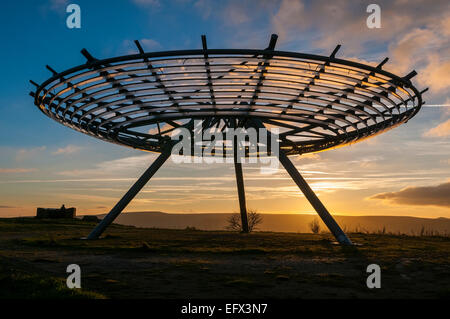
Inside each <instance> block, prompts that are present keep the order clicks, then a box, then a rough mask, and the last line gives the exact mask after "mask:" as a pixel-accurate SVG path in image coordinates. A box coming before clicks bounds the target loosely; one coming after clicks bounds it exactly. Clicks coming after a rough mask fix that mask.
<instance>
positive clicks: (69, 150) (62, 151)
mask: <svg viewBox="0 0 450 319" xmlns="http://www.w3.org/2000/svg"><path fill="white" fill-rule="evenodd" d="M81 149H83V148H82V147H81V146H76V145H67V146H66V147H61V148H58V149H57V150H56V151H55V152H53V153H52V154H53V155H67V154H74V153H78V152H79V151H80V150H81Z"/></svg>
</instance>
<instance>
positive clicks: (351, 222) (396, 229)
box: [99, 212, 450, 236]
mask: <svg viewBox="0 0 450 319" xmlns="http://www.w3.org/2000/svg"><path fill="white" fill-rule="evenodd" d="M103 216H104V215H99V217H100V218H103ZM229 216H230V214H217V213H216V214H167V213H162V212H130V213H123V214H121V215H119V217H118V218H117V219H116V221H115V222H116V223H118V224H122V225H129V226H136V227H146V228H150V227H155V228H170V229H184V228H186V227H195V228H196V229H201V230H224V229H225V227H226V226H227V218H228V217H229ZM261 216H262V217H263V222H262V224H260V225H258V230H259V231H273V232H294V233H308V232H311V230H310V227H309V224H310V223H311V221H313V220H314V219H317V220H319V218H318V217H317V215H316V214H313V215H306V214H261ZM334 217H335V219H336V221H337V222H338V223H339V225H341V227H342V228H343V229H344V230H345V231H349V232H363V233H378V232H383V229H384V233H393V234H407V235H420V234H422V235H423V234H425V233H427V234H433V233H434V234H440V235H447V236H448V235H450V219H448V218H418V217H402V216H336V215H334ZM321 229H325V225H324V224H323V223H321Z"/></svg>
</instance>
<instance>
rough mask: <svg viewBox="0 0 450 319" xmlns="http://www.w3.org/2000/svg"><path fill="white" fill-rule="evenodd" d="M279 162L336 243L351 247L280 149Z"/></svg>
mask: <svg viewBox="0 0 450 319" xmlns="http://www.w3.org/2000/svg"><path fill="white" fill-rule="evenodd" d="M279 160H280V162H281V164H282V165H283V166H284V168H285V169H286V171H287V172H288V173H289V175H291V177H292V179H293V180H294V182H295V183H296V184H297V185H298V187H299V188H300V190H301V191H302V192H303V194H305V197H306V198H307V199H308V201H309V202H310V203H311V205H312V206H313V207H314V209H315V210H316V212H317V213H318V214H319V216H320V218H322V220H323V222H324V223H325V225H327V227H328V229H329V230H330V231H331V233H332V234H333V235H334V237H336V239H337V241H338V242H339V243H340V244H342V245H352V242H351V241H350V239H349V238H348V237H347V235H346V234H345V233H344V232H343V231H342V229H341V227H339V225H338V224H337V223H336V221H335V220H334V218H333V217H332V216H331V215H330V213H329V212H328V210H327V209H326V208H325V206H324V205H323V204H322V202H321V201H320V199H319V198H318V197H317V196H316V194H314V192H313V190H312V189H311V187H309V185H308V184H307V183H306V181H305V179H304V178H303V177H302V175H300V173H299V171H298V170H297V168H296V167H295V166H294V164H292V162H291V161H290V160H289V158H288V157H287V155H286V154H285V153H284V152H283V151H282V150H281V149H280V154H279Z"/></svg>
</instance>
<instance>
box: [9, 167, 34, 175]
mask: <svg viewBox="0 0 450 319" xmlns="http://www.w3.org/2000/svg"><path fill="white" fill-rule="evenodd" d="M35 171H37V169H36V168H0V174H2V173H8V174H15V173H30V172H35Z"/></svg>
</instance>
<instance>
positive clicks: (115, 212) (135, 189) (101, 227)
mask: <svg viewBox="0 0 450 319" xmlns="http://www.w3.org/2000/svg"><path fill="white" fill-rule="evenodd" d="M169 157H170V151H167V150H166V151H163V152H162V153H161V154H160V155H159V157H158V158H157V159H156V160H155V161H154V162H153V163H152V165H150V167H149V168H147V170H146V171H145V172H144V174H142V176H141V177H139V179H138V180H137V181H136V183H134V185H133V186H132V187H131V188H130V189H129V190H128V192H127V193H126V194H125V195H124V196H123V197H122V199H121V200H120V201H119V202H118V203H117V204H116V206H114V207H113V209H111V211H110V212H109V213H108V215H106V216H105V218H103V219H102V221H101V222H100V223H99V224H98V225H97V226H96V227H95V228H94V229H93V230H92V232H91V233H90V234H89V236H88V237H87V239H97V238H98V237H99V236H100V235H101V234H102V233H103V232H104V231H105V229H106V228H107V227H108V226H109V225H110V224H111V223H112V222H113V221H114V220H115V219H116V218H117V216H119V214H120V213H121V212H122V211H123V210H124V208H125V207H127V205H128V204H129V203H130V201H131V200H132V199H133V198H134V197H135V196H136V195H137V193H139V191H140V190H141V189H142V188H143V187H144V186H145V184H147V182H148V181H149V180H150V178H151V177H152V176H153V175H154V174H155V173H156V172H157V171H158V169H159V168H160V167H161V166H162V165H163V164H164V162H165V161H166V160H167V159H168V158H169Z"/></svg>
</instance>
